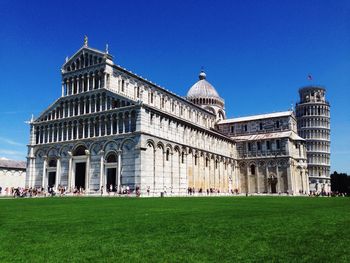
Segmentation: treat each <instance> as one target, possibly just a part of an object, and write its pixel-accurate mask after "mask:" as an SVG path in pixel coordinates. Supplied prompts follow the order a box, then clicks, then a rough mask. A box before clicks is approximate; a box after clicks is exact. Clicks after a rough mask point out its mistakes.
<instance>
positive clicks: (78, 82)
mask: <svg viewBox="0 0 350 263" xmlns="http://www.w3.org/2000/svg"><path fill="white" fill-rule="evenodd" d="M76 81H77V94H78V93H80V79H79V77H77V78H76Z"/></svg>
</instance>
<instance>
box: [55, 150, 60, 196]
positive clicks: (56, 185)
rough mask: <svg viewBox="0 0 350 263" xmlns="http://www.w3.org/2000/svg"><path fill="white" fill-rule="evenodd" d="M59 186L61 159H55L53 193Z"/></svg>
mask: <svg viewBox="0 0 350 263" xmlns="http://www.w3.org/2000/svg"><path fill="white" fill-rule="evenodd" d="M59 184H61V158H60V157H57V168H56V179H55V191H57V189H58V185H59Z"/></svg>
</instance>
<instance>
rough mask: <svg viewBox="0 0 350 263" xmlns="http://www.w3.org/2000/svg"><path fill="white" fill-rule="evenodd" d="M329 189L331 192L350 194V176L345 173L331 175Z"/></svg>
mask: <svg viewBox="0 0 350 263" xmlns="http://www.w3.org/2000/svg"><path fill="white" fill-rule="evenodd" d="M331 189H332V192H339V193H347V194H350V176H348V174H346V173H337V172H336V171H335V172H334V173H332V174H331Z"/></svg>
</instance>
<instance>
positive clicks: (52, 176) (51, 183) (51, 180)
mask: <svg viewBox="0 0 350 263" xmlns="http://www.w3.org/2000/svg"><path fill="white" fill-rule="evenodd" d="M48 177H49V178H48V179H49V180H48V187H49V188H52V187H54V185H55V183H56V172H49V174H48Z"/></svg>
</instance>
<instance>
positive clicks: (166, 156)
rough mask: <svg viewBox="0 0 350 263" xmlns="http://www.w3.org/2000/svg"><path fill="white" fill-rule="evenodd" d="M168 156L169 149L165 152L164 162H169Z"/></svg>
mask: <svg viewBox="0 0 350 263" xmlns="http://www.w3.org/2000/svg"><path fill="white" fill-rule="evenodd" d="M169 155H170V151H169V149H167V150H166V155H165V160H166V161H169Z"/></svg>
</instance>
